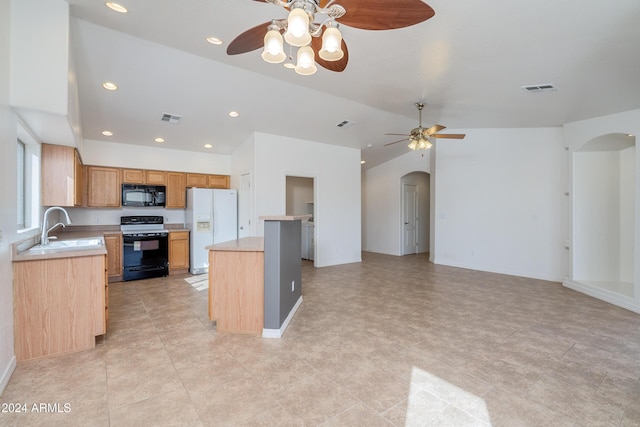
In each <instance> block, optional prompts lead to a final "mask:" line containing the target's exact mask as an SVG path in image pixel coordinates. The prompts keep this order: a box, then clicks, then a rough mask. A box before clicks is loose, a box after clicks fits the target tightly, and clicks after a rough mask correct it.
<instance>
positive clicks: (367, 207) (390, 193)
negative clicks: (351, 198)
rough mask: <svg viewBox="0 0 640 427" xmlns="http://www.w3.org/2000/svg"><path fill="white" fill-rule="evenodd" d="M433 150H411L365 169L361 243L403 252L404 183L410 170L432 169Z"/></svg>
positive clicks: (383, 250)
mask: <svg viewBox="0 0 640 427" xmlns="http://www.w3.org/2000/svg"><path fill="white" fill-rule="evenodd" d="M430 156H431V151H426V152H416V151H410V152H408V153H407V154H404V155H402V156H400V157H396V158H395V159H392V160H390V161H388V162H385V163H383V164H381V165H379V166H376V167H373V168H371V169H367V170H365V171H363V172H362V194H363V196H362V212H363V214H362V235H363V239H362V246H363V248H364V250H366V251H370V252H378V253H383V254H388V255H401V254H402V247H401V245H402V238H401V233H402V218H401V216H402V185H401V179H402V177H403V176H405V175H407V174H408V173H411V172H416V171H420V172H427V173H428V172H430V166H429V163H430Z"/></svg>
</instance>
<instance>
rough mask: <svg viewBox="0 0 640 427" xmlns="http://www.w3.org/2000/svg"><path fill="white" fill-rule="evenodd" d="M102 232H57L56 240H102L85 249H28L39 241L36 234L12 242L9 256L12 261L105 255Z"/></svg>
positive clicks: (105, 248) (105, 249)
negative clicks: (10, 255)
mask: <svg viewBox="0 0 640 427" xmlns="http://www.w3.org/2000/svg"><path fill="white" fill-rule="evenodd" d="M104 234H105V232H96V231H68V232H63V233H60V234H58V235H57V237H58V238H57V239H56V240H58V241H62V240H76V239H100V240H101V241H102V245H101V246H97V247H91V248H86V249H48V250H46V251H29V248H30V247H31V246H33V245H34V244H35V243H36V242H37V241H39V237H40V236H37V237H34V238H33V239H30V240H31V241H29V240H27V241H25V243H24V244H22V243H21V244H14V245H13V247H12V257H11V258H12V261H14V262H20V261H34V260H39V259H54V258H71V257H80V256H93V255H105V254H106V253H107V247H106V246H105V244H104V237H103V236H104ZM36 239H37V240H36ZM53 241H55V240H53Z"/></svg>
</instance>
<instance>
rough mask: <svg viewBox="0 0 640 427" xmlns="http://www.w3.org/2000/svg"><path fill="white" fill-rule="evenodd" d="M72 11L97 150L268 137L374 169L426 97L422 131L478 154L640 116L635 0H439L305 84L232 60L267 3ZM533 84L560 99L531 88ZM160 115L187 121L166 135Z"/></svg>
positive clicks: (127, 1) (85, 121)
mask: <svg viewBox="0 0 640 427" xmlns="http://www.w3.org/2000/svg"><path fill="white" fill-rule="evenodd" d="M68 2H69V3H70V5H71V15H72V21H71V38H72V47H73V50H74V56H75V58H74V59H75V62H76V69H77V74H78V83H79V96H80V109H81V120H82V131H83V137H84V138H85V139H90V140H97V141H103V140H104V141H111V142H117V143H124V144H140V145H148V146H161V147H165V148H175V149H182V150H191V151H198V152H211V153H220V154H231V153H232V152H233V150H235V148H236V147H238V146H239V145H241V144H242V143H244V142H245V141H246V140H247V138H249V137H250V135H251V134H252V133H253V132H265V133H270V134H275V135H283V136H288V137H294V138H300V139H306V140H310V141H317V142H322V143H328V144H338V145H343V146H348V147H353V148H358V149H362V158H363V159H364V160H366V162H367V163H366V164H365V166H364V167H371V166H374V165H377V164H380V163H382V162H384V161H387V160H389V159H391V158H393V157H396V156H399V155H401V154H404V153H406V152H407V151H408V149H407V147H406V145H405V144H402V143H400V144H395V145H393V146H386V147H385V146H384V145H385V144H387V143H389V142H392V141H394V140H396V139H398V138H397V137H393V136H386V135H385V133H408V132H409V131H410V130H411V128H413V127H416V126H417V122H418V114H417V111H416V108H415V105H414V104H415V103H416V102H418V101H424V103H425V104H426V107H425V110H424V112H423V122H424V124H425V125H429V124H436V123H438V124H442V125H445V126H447V129H446V130H444V131H442V133H446V132H456V133H457V132H459V131H461V130H464V131H466V133H467V137H466V138H465V140H464V142H465V143H469V144H473V142H474V140H473V132H472V130H473V128H486V127H492V128H493V127H498V128H510V127H548V126H561V125H562V124H563V123H567V122H571V121H576V120H581V119H586V118H591V117H597V116H602V115H606V114H611V113H616V112H620V111H626V110H631V109H636V108H640V78H639V77H638V70H640V49H639V48H638V43H639V41H640V25H638V20H639V19H640V2H638V1H637V0H616V1H612V2H595V1H584V0H538V1H536V2H515V1H512V0H488V1H484V2H474V1H443V0H430V1H429V2H428V4H429V5H430V6H431V7H432V8H433V9H434V10H435V16H434V17H433V18H431V19H429V20H427V21H425V22H422V23H419V24H416V25H413V26H410V27H407V28H402V29H396V30H384V31H368V30H359V29H354V28H351V27H347V26H341V28H340V30H341V32H342V35H343V37H344V40H345V42H346V43H347V45H348V49H349V63H348V66H347V68H346V69H345V71H343V72H332V71H328V70H326V69H324V68H321V67H319V69H318V72H317V73H316V74H314V75H312V76H300V75H297V74H295V73H294V72H293V71H291V70H289V69H286V68H284V67H283V66H282V65H278V64H269V63H266V62H264V61H263V60H262V58H261V57H260V50H256V51H253V52H250V53H245V54H242V55H234V56H228V55H227V54H226V47H227V46H228V44H229V43H230V42H231V41H232V40H233V39H234V38H235V37H236V36H237V35H239V34H240V33H242V32H243V31H245V30H247V29H249V28H251V27H253V26H255V25H257V24H260V23H263V22H266V21H269V20H270V19H274V18H277V19H282V18H285V17H286V11H285V9H283V8H282V7H279V6H276V5H273V4H269V3H265V2H261V1H251V0H190V1H179V0H135V1H134V0H121V1H120V3H121V4H122V5H124V6H126V7H127V8H128V10H129V12H128V13H127V14H119V13H116V12H113V11H112V10H110V9H108V8H107V7H105V5H104V4H103V2H101V1H95V0H68ZM336 3H340V1H339V0H337V1H336ZM388 3H389V7H390V8H392V7H393V5H394V2H393V1H391V0H389V1H388ZM347 13H349V11H348V10H347ZM210 36H215V37H217V38H219V39H221V40H222V41H223V44H222V45H219V46H216V45H212V44H209V43H207V42H206V41H205V39H206V38H207V37H210ZM104 81H112V82H115V83H117V84H118V87H119V89H118V90H117V91H114V92H108V91H105V90H104V89H103V88H102V87H101V84H102V82H104ZM538 84H552V85H554V87H555V89H556V90H553V91H548V92H542V93H531V92H529V91H526V90H524V89H522V86H528V85H538ZM232 110H233V111H238V112H239V116H238V117H236V118H232V117H230V116H229V115H228V113H229V112H230V111H232ZM164 113H169V114H175V115H179V116H181V117H182V118H181V120H180V121H179V122H178V123H177V124H171V123H169V122H165V121H162V120H161V118H162V115H163V114H164ZM345 120H346V121H349V122H350V123H349V125H348V126H343V127H338V126H337V125H338V124H339V123H341V122H343V121H345ZM103 130H110V131H112V132H113V136H109V137H107V136H104V135H102V133H101V132H102V131H103ZM156 137H162V138H164V139H165V142H164V143H162V144H158V143H156V142H154V138H156ZM447 141H448V140H438V143H442V144H446V143H447ZM204 144H211V145H212V146H213V148H210V149H207V148H204Z"/></svg>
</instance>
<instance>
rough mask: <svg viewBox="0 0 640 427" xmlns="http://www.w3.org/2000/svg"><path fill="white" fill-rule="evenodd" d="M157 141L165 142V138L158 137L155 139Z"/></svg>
mask: <svg viewBox="0 0 640 427" xmlns="http://www.w3.org/2000/svg"><path fill="white" fill-rule="evenodd" d="M154 141H155V142H157V143H160V144H162V143H163V142H164V138H156V139H154Z"/></svg>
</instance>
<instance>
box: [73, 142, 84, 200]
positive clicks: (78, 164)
mask: <svg viewBox="0 0 640 427" xmlns="http://www.w3.org/2000/svg"><path fill="white" fill-rule="evenodd" d="M74 154H75V156H74V171H73V176H74V182H75V188H74V193H75V194H74V197H73V205H74V206H85V189H86V185H85V174H84V166H82V161H81V160H80V155H79V154H78V151H77V150H74Z"/></svg>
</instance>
